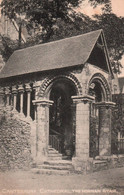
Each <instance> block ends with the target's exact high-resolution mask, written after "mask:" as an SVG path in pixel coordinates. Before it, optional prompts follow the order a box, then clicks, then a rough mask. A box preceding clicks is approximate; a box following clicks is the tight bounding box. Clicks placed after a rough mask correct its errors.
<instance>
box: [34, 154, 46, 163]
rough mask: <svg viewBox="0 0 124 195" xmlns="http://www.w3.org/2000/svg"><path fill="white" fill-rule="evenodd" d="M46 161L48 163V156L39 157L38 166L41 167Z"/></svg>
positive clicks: (37, 157)
mask: <svg viewBox="0 0 124 195" xmlns="http://www.w3.org/2000/svg"><path fill="white" fill-rule="evenodd" d="M45 161H47V156H43V155H37V156H36V164H37V165H39V164H40V165H41V164H43V163H44V162H45Z"/></svg>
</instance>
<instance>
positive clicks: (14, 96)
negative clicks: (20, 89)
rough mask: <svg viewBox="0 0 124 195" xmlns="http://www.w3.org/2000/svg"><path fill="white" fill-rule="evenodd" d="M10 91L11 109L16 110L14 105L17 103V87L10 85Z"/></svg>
mask: <svg viewBox="0 0 124 195" xmlns="http://www.w3.org/2000/svg"><path fill="white" fill-rule="evenodd" d="M12 93H13V110H16V105H17V88H16V86H13V87H12Z"/></svg>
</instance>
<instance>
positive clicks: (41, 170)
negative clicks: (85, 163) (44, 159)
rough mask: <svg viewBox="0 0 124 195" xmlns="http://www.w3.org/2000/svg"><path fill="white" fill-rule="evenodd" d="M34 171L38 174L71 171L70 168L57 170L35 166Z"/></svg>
mask: <svg viewBox="0 0 124 195" xmlns="http://www.w3.org/2000/svg"><path fill="white" fill-rule="evenodd" d="M33 172H34V173H37V174H48V175H52V174H54V175H68V174H69V173H70V171H69V170H57V169H45V168H40V169H38V168H34V169H33Z"/></svg>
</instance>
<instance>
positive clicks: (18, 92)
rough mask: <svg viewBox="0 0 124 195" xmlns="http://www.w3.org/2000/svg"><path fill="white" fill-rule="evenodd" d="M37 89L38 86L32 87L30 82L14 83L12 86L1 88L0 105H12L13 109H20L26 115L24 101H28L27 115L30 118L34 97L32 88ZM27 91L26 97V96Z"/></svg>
mask: <svg viewBox="0 0 124 195" xmlns="http://www.w3.org/2000/svg"><path fill="white" fill-rule="evenodd" d="M33 89H34V90H35V91H36V89H37V88H36V87H35V86H34V88H33V87H31V85H30V83H26V84H19V85H13V86H12V87H1V88H0V106H5V107H7V106H12V109H13V111H17V110H18V111H19V113H20V114H22V115H24V101H26V103H25V105H26V110H27V112H26V114H25V115H26V117H28V118H30V113H31V102H32V100H33V99H31V98H32V96H31V93H32V90H33ZM24 93H26V99H25V97H24ZM34 96H35V95H34Z"/></svg>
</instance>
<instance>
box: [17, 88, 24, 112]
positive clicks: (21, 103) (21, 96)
mask: <svg viewBox="0 0 124 195" xmlns="http://www.w3.org/2000/svg"><path fill="white" fill-rule="evenodd" d="M18 91H19V93H20V114H22V115H23V96H24V87H23V86H22V85H19V87H18Z"/></svg>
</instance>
